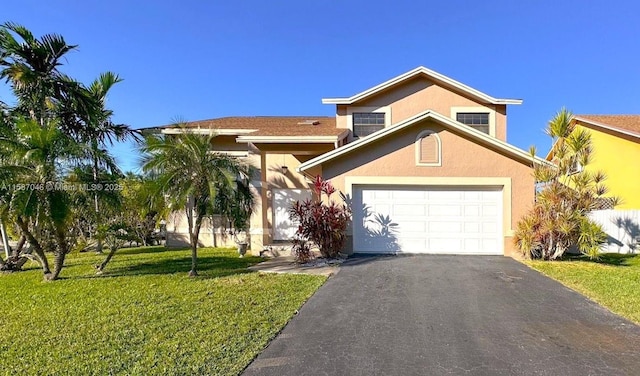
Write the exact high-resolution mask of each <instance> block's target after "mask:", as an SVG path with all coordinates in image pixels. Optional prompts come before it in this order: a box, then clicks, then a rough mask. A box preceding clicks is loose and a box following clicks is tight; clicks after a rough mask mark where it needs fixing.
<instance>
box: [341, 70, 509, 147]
mask: <svg viewBox="0 0 640 376" xmlns="http://www.w3.org/2000/svg"><path fill="white" fill-rule="evenodd" d="M426 110H432V111H435V112H438V113H440V114H441V115H444V116H447V117H451V118H452V119H454V120H457V119H456V114H457V113H465V114H487V115H486V116H488V123H489V124H488V131H489V134H490V135H492V136H494V137H496V138H498V139H500V140H502V141H506V139H507V124H506V123H507V120H506V111H507V109H506V105H493V104H483V103H480V102H478V101H476V100H474V99H471V98H469V97H466V96H463V95H461V94H458V93H457V92H455V91H453V90H451V89H448V88H446V87H444V86H442V85H439V84H437V83H435V82H433V81H431V80H429V79H427V78H426V77H416V78H413V79H411V80H408V81H406V82H403V83H400V84H398V85H396V86H394V87H391V88H389V89H388V90H386V91H384V92H382V93H380V94H377V95H375V96H373V97H370V98H366V99H365V100H362V101H360V102H357V103H354V104H352V105H337V109H336V114H337V117H336V121H337V127H338V128H345V129H351V130H352V131H353V128H352V124H353V114H354V113H358V114H360V113H378V114H380V113H384V120H385V126H390V125H392V124H395V123H398V122H400V121H402V120H405V119H407V118H410V117H412V116H414V115H416V114H418V113H420V112H423V111H426ZM378 116H379V118H378V120H380V118H382V115H378ZM356 136H357V135H356ZM353 138H354V135H353V132H352V134H351V135H350V140H353Z"/></svg>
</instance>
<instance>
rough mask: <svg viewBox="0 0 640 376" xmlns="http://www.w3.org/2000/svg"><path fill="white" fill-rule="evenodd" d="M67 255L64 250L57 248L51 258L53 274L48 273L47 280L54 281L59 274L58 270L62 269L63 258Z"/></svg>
mask: <svg viewBox="0 0 640 376" xmlns="http://www.w3.org/2000/svg"><path fill="white" fill-rule="evenodd" d="M65 257H67V253H66V252H61V251H60V250H57V251H56V253H55V256H54V258H53V274H50V275H49V277H48V278H47V280H49V281H55V280H56V279H58V277H59V276H60V271H62V267H63V266H64V259H65Z"/></svg>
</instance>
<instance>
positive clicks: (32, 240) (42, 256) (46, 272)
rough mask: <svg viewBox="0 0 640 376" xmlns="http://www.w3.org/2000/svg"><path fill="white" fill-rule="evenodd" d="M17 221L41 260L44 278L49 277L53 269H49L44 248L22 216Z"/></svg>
mask: <svg viewBox="0 0 640 376" xmlns="http://www.w3.org/2000/svg"><path fill="white" fill-rule="evenodd" d="M16 223H17V224H18V227H20V230H22V235H23V236H25V237H26V238H27V241H29V244H31V247H33V251H34V252H35V254H36V258H37V259H38V261H39V262H40V265H41V266H42V274H43V275H44V278H45V279H49V276H50V275H51V269H49V261H48V260H47V256H46V255H45V254H44V250H43V249H42V246H41V245H40V243H39V242H38V240H37V239H36V238H35V237H34V236H33V234H32V233H31V231H29V226H28V225H27V223H26V222H25V221H24V220H23V219H22V218H21V217H18V218H17V219H16Z"/></svg>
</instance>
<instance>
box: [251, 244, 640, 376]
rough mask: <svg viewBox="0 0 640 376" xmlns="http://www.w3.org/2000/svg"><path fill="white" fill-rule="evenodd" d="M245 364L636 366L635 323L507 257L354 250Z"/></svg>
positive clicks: (377, 369)
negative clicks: (396, 254)
mask: <svg viewBox="0 0 640 376" xmlns="http://www.w3.org/2000/svg"><path fill="white" fill-rule="evenodd" d="M245 374H246V375H278V376H280V375H314V376H315V375H448V374H454V375H638V374H640V327H638V326H636V325H634V324H632V323H630V322H629V321H627V320H624V319H622V318H620V317H619V316H617V315H614V314H612V313H610V312H609V311H607V310H606V309H604V308H602V307H600V306H599V305H597V304H595V303H593V302H591V301H590V300H588V299H586V298H584V297H582V296H581V295H579V294H577V293H575V292H573V291H571V290H569V289H568V288H565V287H564V286H562V285H561V284H559V283H557V282H555V281H553V280H551V279H549V278H546V277H544V276H542V275H541V274H539V273H538V272H536V271H534V270H531V269H529V268H527V267H526V266H524V265H522V264H520V263H518V262H516V261H514V260H511V259H509V258H506V257H501V256H495V257H493V256H477V257H476V256H417V255H416V256H400V257H378V258H374V257H361V258H354V259H350V260H349V261H348V262H347V263H345V264H344V265H343V266H342V267H341V270H340V272H339V273H338V274H337V275H336V276H334V277H332V278H331V279H329V280H328V281H327V283H326V284H325V285H324V286H323V287H322V288H321V289H320V290H318V292H317V293H316V294H315V295H314V296H313V297H312V298H311V299H310V300H309V301H308V302H307V303H306V304H305V305H304V306H303V307H302V309H301V310H300V313H299V314H298V315H297V316H296V317H294V318H293V319H292V320H291V322H290V323H289V324H288V325H287V326H286V327H285V328H284V330H283V331H282V333H280V335H278V337H276V339H274V340H273V341H272V342H271V344H269V346H268V347H267V348H266V349H265V351H264V352H262V354H260V355H259V356H258V357H257V358H256V359H255V360H254V362H253V363H252V364H251V365H250V366H249V367H248V368H247V369H246V371H245Z"/></svg>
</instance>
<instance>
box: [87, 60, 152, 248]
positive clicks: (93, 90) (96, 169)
mask: <svg viewBox="0 0 640 376" xmlns="http://www.w3.org/2000/svg"><path fill="white" fill-rule="evenodd" d="M119 82H122V79H121V78H120V77H119V76H118V75H117V74H115V73H113V72H105V73H102V74H101V75H100V76H99V77H98V78H97V79H95V80H94V81H93V83H91V85H90V86H89V93H90V95H91V97H92V98H93V99H94V100H95V101H96V103H97V107H96V108H95V109H92V110H93V111H92V112H91V113H88V114H84V122H85V124H86V127H85V128H84V129H82V131H80V132H79V138H80V141H82V142H86V143H88V145H89V156H88V157H89V159H90V160H91V168H92V173H93V182H94V183H96V184H97V183H99V181H98V176H99V174H100V171H101V170H108V171H109V172H110V173H111V174H115V175H120V176H121V175H122V172H121V171H120V169H119V168H118V166H117V165H116V163H115V160H114V159H113V158H112V156H111V155H110V154H109V152H108V151H107V149H106V146H107V145H110V146H112V145H113V144H114V143H115V142H120V141H125V140H127V139H128V138H133V139H134V140H136V141H140V133H139V131H137V130H133V129H131V128H130V127H129V126H127V125H125V124H115V123H113V121H112V119H111V118H112V116H113V111H112V110H110V109H108V108H107V107H106V101H107V94H108V93H109V90H110V89H111V88H112V87H113V86H114V85H115V84H117V83H119ZM98 196H99V192H98V191H94V196H93V205H94V210H95V214H96V227H97V226H99V225H100V215H99V212H100V207H99V204H98V201H99V200H98V199H99V197H98ZM97 240H98V242H97V245H96V251H97V252H98V253H100V252H102V239H101V237H98V239H97Z"/></svg>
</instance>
